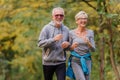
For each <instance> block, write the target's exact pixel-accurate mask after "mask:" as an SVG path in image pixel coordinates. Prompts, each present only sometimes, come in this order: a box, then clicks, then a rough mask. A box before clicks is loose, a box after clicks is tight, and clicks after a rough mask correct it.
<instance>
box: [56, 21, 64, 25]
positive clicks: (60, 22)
mask: <svg viewBox="0 0 120 80" xmlns="http://www.w3.org/2000/svg"><path fill="white" fill-rule="evenodd" d="M55 23H56V24H57V25H61V24H62V23H63V21H55Z"/></svg>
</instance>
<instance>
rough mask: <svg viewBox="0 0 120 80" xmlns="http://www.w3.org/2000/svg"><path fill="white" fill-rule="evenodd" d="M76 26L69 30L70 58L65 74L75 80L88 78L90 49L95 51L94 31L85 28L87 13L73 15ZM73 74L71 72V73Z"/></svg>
mask: <svg viewBox="0 0 120 80" xmlns="http://www.w3.org/2000/svg"><path fill="white" fill-rule="evenodd" d="M75 20H76V24H77V28H76V29H74V30H71V31H70V34H69V39H70V43H71V46H70V54H71V55H70V58H69V64H68V69H67V76H68V77H70V78H73V79H75V80H90V72H91V64H92V61H91V55H90V52H91V51H95V42H94V32H93V31H92V30H90V29H87V27H86V25H87V21H88V15H87V13H86V12H84V11H80V12H78V13H77V14H76V15H75ZM71 72H72V73H73V74H72V73H71Z"/></svg>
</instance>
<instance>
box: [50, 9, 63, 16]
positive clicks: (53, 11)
mask: <svg viewBox="0 0 120 80" xmlns="http://www.w3.org/2000/svg"><path fill="white" fill-rule="evenodd" d="M56 10H61V11H62V12H63V15H64V9H63V8H61V7H55V8H53V10H52V15H54V13H55V11H56Z"/></svg>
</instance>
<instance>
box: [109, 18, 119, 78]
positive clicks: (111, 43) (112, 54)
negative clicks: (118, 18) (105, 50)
mask: <svg viewBox="0 0 120 80" xmlns="http://www.w3.org/2000/svg"><path fill="white" fill-rule="evenodd" d="M111 25H112V24H111V20H110V19H108V26H109V29H110V30H109V33H110V35H109V36H110V41H109V46H110V61H111V65H112V68H113V70H114V72H115V75H116V77H117V80H120V76H119V72H118V69H117V66H116V64H115V60H114V50H113V40H112V39H113V33H112V26H111Z"/></svg>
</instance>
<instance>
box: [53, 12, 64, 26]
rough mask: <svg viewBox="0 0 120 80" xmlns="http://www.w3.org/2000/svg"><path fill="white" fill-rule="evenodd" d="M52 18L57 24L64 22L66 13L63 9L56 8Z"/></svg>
mask: <svg viewBox="0 0 120 80" xmlns="http://www.w3.org/2000/svg"><path fill="white" fill-rule="evenodd" d="M52 19H53V21H54V22H55V24H58V25H60V24H62V21H63V20H64V13H63V11H62V10H55V11H54V14H53V15H52Z"/></svg>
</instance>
